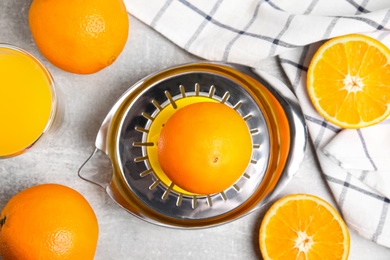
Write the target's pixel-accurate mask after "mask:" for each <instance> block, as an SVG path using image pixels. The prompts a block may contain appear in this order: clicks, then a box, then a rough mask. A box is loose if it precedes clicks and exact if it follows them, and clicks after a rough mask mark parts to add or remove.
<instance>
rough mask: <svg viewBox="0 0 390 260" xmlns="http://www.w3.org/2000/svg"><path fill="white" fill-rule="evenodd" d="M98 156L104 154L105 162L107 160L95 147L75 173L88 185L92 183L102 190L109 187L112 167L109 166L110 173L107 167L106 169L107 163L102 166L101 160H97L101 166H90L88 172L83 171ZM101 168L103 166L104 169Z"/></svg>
mask: <svg viewBox="0 0 390 260" xmlns="http://www.w3.org/2000/svg"><path fill="white" fill-rule="evenodd" d="M100 154H104V155H105V157H106V160H107V159H108V160H109V158H108V156H107V155H106V154H105V153H104V152H103V151H102V150H100V149H99V148H97V147H95V149H94V151H93V152H92V153H91V155H90V156H89V157H88V158H87V160H86V161H85V162H84V163H83V164H82V165H81V166H80V168H79V169H78V171H77V174H78V176H79V177H80V178H81V179H83V180H85V181H88V182H90V183H93V184H95V185H97V186H100V187H102V188H103V189H106V187H107V186H108V185H109V183H110V179H111V177H112V167H111V164H110V167H111V171H110V170H109V169H108V167H106V166H107V163H106V164H103V162H102V160H98V163H99V164H101V165H92V169H91V170H89V171H87V170H86V169H85V168H86V166H87V165H88V163H91V160H92V159H93V158H94V157H97V156H99V155H100ZM96 159H99V158H96ZM106 160H104V161H106ZM110 162H111V161H110ZM102 166H104V167H102Z"/></svg>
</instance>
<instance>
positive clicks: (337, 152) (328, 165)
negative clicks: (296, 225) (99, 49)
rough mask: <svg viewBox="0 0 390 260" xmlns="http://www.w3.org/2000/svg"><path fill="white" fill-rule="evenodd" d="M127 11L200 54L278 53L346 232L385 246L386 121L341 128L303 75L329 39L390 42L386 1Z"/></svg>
mask: <svg viewBox="0 0 390 260" xmlns="http://www.w3.org/2000/svg"><path fill="white" fill-rule="evenodd" d="M125 3H126V7H127V10H128V12H129V13H130V14H132V15H134V16H135V17H137V18H138V19H140V20H141V21H143V22H144V23H146V24H147V25H149V26H151V27H152V28H154V29H155V30H156V31H158V32H160V33H161V34H162V35H164V36H165V37H167V38H168V39H170V40H171V41H172V42H174V43H175V44H177V45H178V46H180V47H181V48H183V49H185V50H187V51H188V52H190V53H192V54H195V55H197V56H199V57H202V58H204V59H208V60H212V61H223V62H233V63H239V64H243V65H247V66H250V67H253V68H255V69H256V68H257V67H259V66H260V64H261V63H262V62H263V59H264V58H267V57H270V56H278V57H279V61H280V64H281V66H282V68H283V69H284V71H285V73H286V75H287V78H288V79H289V80H290V83H291V88H292V89H293V90H294V91H295V93H296V95H297V97H298V99H299V102H300V104H301V106H302V110H303V112H304V114H305V119H306V122H307V125H308V129H309V133H310V138H311V141H312V142H313V145H314V147H315V150H316V153H317V156H318V159H319V162H320V166H321V169H322V172H323V175H324V178H325V179H326V181H327V182H328V184H329V187H330V189H331V191H332V192H333V194H334V197H335V200H336V202H337V203H338V206H339V209H340V210H341V212H342V214H343V217H344V219H345V220H346V222H347V224H348V226H349V227H350V228H351V229H354V230H355V231H357V232H358V233H359V234H360V235H362V236H364V237H366V238H368V239H370V240H372V241H375V242H377V243H379V244H381V245H385V246H387V247H390V209H389V204H390V159H387V157H389V155H390V120H385V121H384V122H383V123H381V124H378V125H375V126H373V127H369V128H364V129H358V130H343V129H340V128H338V127H336V126H334V125H332V124H330V123H329V122H327V121H326V120H324V118H322V117H321V116H320V115H319V114H318V113H317V112H316V111H315V109H314V108H313V106H312V105H311V103H310V101H309V99H308V96H307V93H306V90H305V86H306V72H307V67H308V64H309V62H310V60H311V57H312V56H313V53H314V52H315V51H316V50H317V48H318V47H319V46H320V45H321V43H322V42H323V41H324V40H326V39H329V38H332V37H335V36H340V35H345V34H350V33H361V34H367V35H369V36H371V37H375V38H377V39H379V40H381V41H382V42H383V43H384V44H386V45H387V46H389V47H390V36H389V33H390V30H389V29H390V21H389V19H390V2H389V0H360V1H358V0H289V1H285V0H242V1H233V0H148V1H144V0H125Z"/></svg>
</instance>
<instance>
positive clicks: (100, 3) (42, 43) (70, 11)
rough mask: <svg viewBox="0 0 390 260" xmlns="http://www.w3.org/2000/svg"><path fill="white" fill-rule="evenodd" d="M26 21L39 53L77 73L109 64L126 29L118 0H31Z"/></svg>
mask: <svg viewBox="0 0 390 260" xmlns="http://www.w3.org/2000/svg"><path fill="white" fill-rule="evenodd" d="M28 21H29V25H30V29H31V33H32V36H33V38H34V41H35V43H36V45H37V47H38V48H39V50H40V51H41V53H42V54H43V56H45V57H46V58H47V59H48V60H49V61H50V62H51V63H52V64H54V65H55V66H57V67H59V68H61V69H63V70H65V71H68V72H72V73H77V74H89V73H94V72H97V71H99V70H101V69H103V68H105V67H107V66H109V65H110V64H112V63H113V62H114V61H115V60H116V58H117V57H118V56H119V54H120V53H121V52H122V50H123V48H124V46H125V44H126V41H127V37H128V30H129V20H128V15H127V12H126V9H125V5H124V3H123V1H122V0H54V1H53V0H33V2H32V3H31V6H30V10H29V15H28Z"/></svg>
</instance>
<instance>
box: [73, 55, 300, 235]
mask: <svg viewBox="0 0 390 260" xmlns="http://www.w3.org/2000/svg"><path fill="white" fill-rule="evenodd" d="M196 102H220V103H223V104H225V105H226V106H230V107H231V108H233V109H235V110H236V111H237V112H238V113H239V114H240V115H241V116H242V118H243V119H244V120H245V122H246V123H247V125H248V128H249V130H250V133H251V137H252V148H253V149H252V157H251V161H250V163H249V164H248V166H247V168H246V170H245V171H244V172H243V173H242V175H241V177H240V178H239V179H238V180H237V182H236V183H234V184H233V185H232V186H231V187H229V188H228V189H226V190H224V191H222V192H219V193H217V194H207V195H203V194H193V193H191V192H187V191H185V190H183V189H181V188H180V187H177V186H176V185H175V184H174V183H173V182H172V181H170V180H169V178H168V177H167V176H166V175H165V174H164V172H163V171H162V169H161V167H160V166H159V163H158V159H157V152H156V149H157V140H158V136H159V131H160V130H161V127H162V125H163V124H164V123H165V122H166V121H167V120H168V119H169V117H170V116H171V115H173V114H174V113H175V111H177V109H180V108H181V107H183V106H186V105H188V104H192V103H196ZM306 143H307V130H306V125H305V121H304V117H303V113H302V111H301V108H300V106H299V104H298V101H297V99H296V97H295V96H294V94H293V93H292V92H291V90H290V89H289V88H288V87H286V86H285V85H284V84H283V83H281V82H280V81H278V80H276V79H275V78H273V77H270V76H267V75H265V74H264V75H263V74H262V73H255V72H254V71H253V70H252V69H251V68H248V67H245V66H241V65H236V64H224V63H215V62H201V63H192V64H185V65H180V66H176V67H172V68H169V69H166V70H163V71H160V72H157V73H155V74H152V75H150V76H147V77H146V78H144V79H142V80H140V81H139V82H137V83H136V84H134V85H133V86H131V87H130V88H129V89H128V90H127V91H126V92H125V93H124V94H123V95H122V96H121V97H120V98H119V99H118V100H117V101H116V103H115V104H114V105H113V107H112V108H111V110H110V111H109V113H108V114H107V116H106V118H105V119H104V121H103V123H102V125H101V127H100V130H99V131H98V134H97V137H96V141H95V146H96V148H95V150H94V152H93V153H92V154H91V155H90V157H89V158H88V159H87V160H86V162H85V163H84V164H83V165H82V166H81V167H80V169H79V171H78V174H79V176H80V177H81V178H82V179H84V180H86V181H89V182H92V183H94V184H97V185H99V186H101V187H103V188H104V189H105V191H106V192H107V194H108V195H109V196H110V197H111V198H112V199H113V200H114V201H116V202H117V203H118V204H119V205H120V206H121V207H122V208H123V209H125V210H127V211H128V212H130V213H131V214H133V215H134V216H137V217H139V218H140V219H143V220H145V221H147V222H150V223H154V224H157V225H161V226H166V227H174V228H204V227H211V226H215V225H220V224H223V223H227V222H230V221H233V220H235V219H237V218H239V217H242V216H244V215H246V214H248V213H250V212H253V211H254V210H257V209H260V208H261V207H262V206H264V205H265V204H266V203H268V202H269V201H271V200H272V198H274V197H275V196H276V194H278V192H280V190H281V189H282V188H283V187H284V186H285V185H286V184H287V183H288V182H289V180H290V179H291V178H292V177H293V176H294V174H295V173H296V172H297V170H298V168H299V165H300V163H301V161H302V159H303V157H304V153H305V148H306ZM94 158H95V160H94V161H101V160H103V159H97V160H96V158H106V161H108V162H109V167H103V166H96V167H94V168H93V169H92V170H87V169H86V168H87V165H88V164H92V159H94ZM108 159H109V160H108ZM102 169H103V170H102Z"/></svg>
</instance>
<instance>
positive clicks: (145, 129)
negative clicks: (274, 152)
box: [133, 83, 260, 208]
mask: <svg viewBox="0 0 390 260" xmlns="http://www.w3.org/2000/svg"><path fill="white" fill-rule="evenodd" d="M179 91H180V93H179V94H178V95H176V96H172V95H171V93H170V92H169V91H168V90H165V91H164V95H165V96H166V98H167V99H166V101H165V102H164V103H162V104H160V103H158V102H157V101H156V100H152V101H151V103H152V104H153V106H154V107H155V108H156V109H155V111H153V113H151V114H148V113H146V112H142V113H141V115H142V116H143V117H144V118H146V119H147V123H146V124H145V125H144V126H136V127H135V130H136V131H138V132H141V133H142V134H143V135H142V136H143V137H142V140H140V141H135V142H133V146H134V147H138V148H141V149H142V156H141V157H137V158H134V161H135V162H137V163H141V162H143V163H145V165H146V168H147V169H146V170H145V171H143V172H141V173H140V174H139V176H140V177H142V178H143V177H146V176H148V175H152V176H153V178H152V179H153V181H152V183H151V184H150V186H149V190H153V189H155V188H156V187H158V186H159V185H162V186H160V187H163V188H164V189H165V191H164V193H163V195H162V196H161V199H162V200H167V199H168V198H169V197H170V195H172V196H173V197H175V198H176V203H175V205H176V206H178V207H179V206H181V204H182V201H183V198H187V199H192V208H196V206H197V199H198V198H202V199H205V200H206V203H207V205H208V206H209V207H212V206H213V198H214V197H215V196H219V197H220V198H222V200H223V201H226V200H227V199H228V196H227V195H226V193H225V191H222V192H220V193H219V194H213V195H197V194H190V193H186V192H182V191H180V190H179V191H178V190H177V189H175V184H174V183H173V182H171V181H170V180H167V181H168V183H166V182H167V181H165V182H164V181H163V180H162V179H161V178H160V176H159V174H158V173H157V172H156V170H155V169H153V167H152V164H151V162H150V158H149V155H148V152H147V148H148V147H153V146H155V145H156V143H154V142H148V141H145V140H148V135H149V134H150V128H151V126H152V124H153V123H154V121H155V120H156V118H157V116H158V115H159V114H160V113H161V111H163V110H164V109H165V108H167V107H169V106H172V108H173V109H174V110H176V109H177V108H178V104H177V103H178V102H179V101H180V100H181V99H184V98H187V97H203V98H208V99H211V100H213V101H214V102H215V101H216V102H219V103H222V104H226V105H228V106H230V107H232V108H233V109H234V110H236V111H237V112H239V111H240V108H241V107H243V106H244V105H245V103H244V102H242V101H238V102H237V103H236V104H235V105H234V106H232V105H231V104H229V103H228V99H229V97H230V93H229V91H226V92H225V93H224V94H223V95H222V97H219V96H217V95H216V87H215V86H214V85H211V86H210V87H209V90H208V92H204V91H201V88H200V85H199V84H198V83H196V84H195V86H194V91H193V92H187V91H186V90H185V87H184V85H180V86H179ZM239 114H240V113H239ZM252 117H253V115H251V114H247V115H245V116H243V119H244V120H245V121H248V120H250V119H251V118H252ZM258 133H259V129H258V128H254V129H250V134H251V135H255V134H258ZM252 140H253V138H252ZM259 148H260V144H253V149H259ZM256 163H257V161H256V160H255V159H253V158H252V159H251V161H250V164H256ZM249 179H250V175H249V174H248V173H247V172H244V173H243V174H242V177H241V178H240V180H241V185H243V184H242V180H244V181H245V180H249ZM240 180H239V181H240ZM237 183H238V182H237ZM237 183H235V184H233V185H232V187H231V188H229V189H232V190H234V191H236V192H237V193H238V192H240V190H241V188H240V186H239V185H238V184H237ZM244 184H245V182H244ZM229 189H228V190H229Z"/></svg>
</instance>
